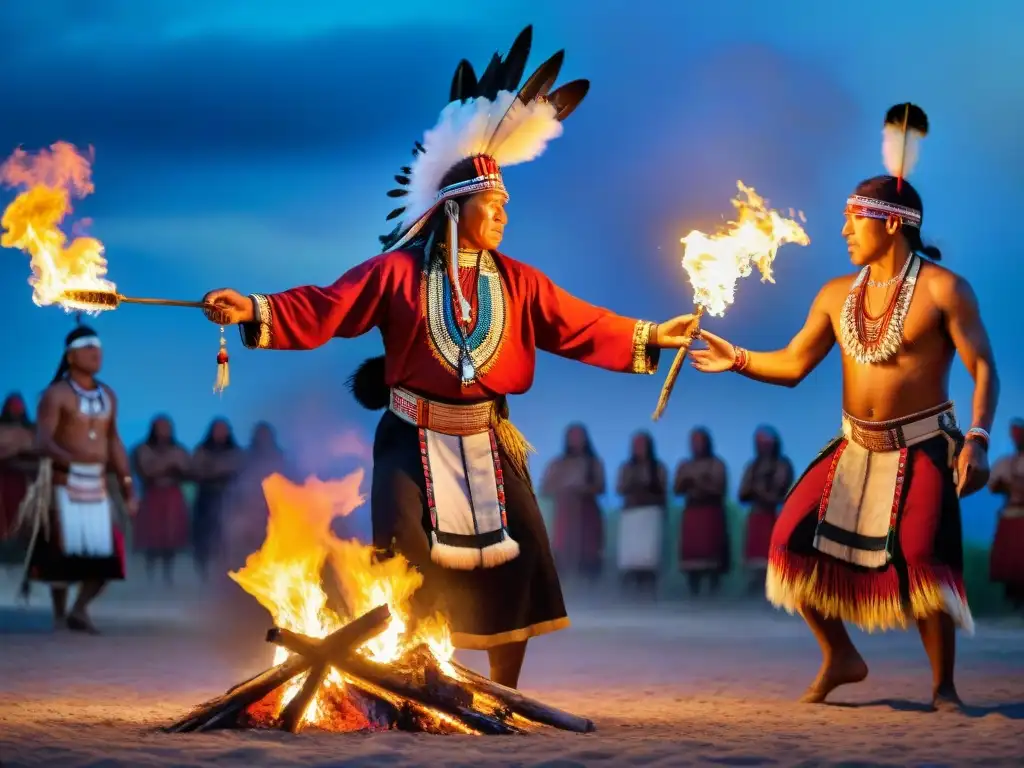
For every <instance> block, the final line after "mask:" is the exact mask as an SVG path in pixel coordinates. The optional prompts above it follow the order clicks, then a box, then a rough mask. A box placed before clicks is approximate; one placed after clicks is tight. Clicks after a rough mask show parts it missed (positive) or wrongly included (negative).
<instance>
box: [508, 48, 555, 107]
mask: <svg viewBox="0 0 1024 768" xmlns="http://www.w3.org/2000/svg"><path fill="white" fill-rule="evenodd" d="M564 62H565V51H564V50H561V51H558V52H557V53H555V54H554V55H553V56H552V57H551V58H550V59H548V60H547V61H545V62H544V63H543V64H541V65H540V66H539V67H537V69H535V70H534V72H533V74H532V75H530V77H529V79H528V80H527V81H526V82H525V83H524V84H523V87H522V88H520V89H519V101H521V102H523V104H529V103H530V102H531V101H533V100H534V99H537V98H539V97H541V96H547V95H548V91H550V90H551V86H553V85H554V84H555V81H556V80H557V79H558V73H559V72H561V71H562V64H563V63H564Z"/></svg>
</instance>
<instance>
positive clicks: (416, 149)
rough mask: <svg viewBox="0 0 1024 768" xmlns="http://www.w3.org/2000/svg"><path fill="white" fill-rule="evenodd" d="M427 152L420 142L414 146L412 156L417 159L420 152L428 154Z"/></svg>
mask: <svg viewBox="0 0 1024 768" xmlns="http://www.w3.org/2000/svg"><path fill="white" fill-rule="evenodd" d="M426 151H427V150H425V149H424V148H423V145H422V144H420V143H419V142H418V141H417V142H416V143H415V144H413V146H412V156H413V157H416V155H418V154H419V153H420V152H426Z"/></svg>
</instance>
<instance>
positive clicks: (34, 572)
mask: <svg viewBox="0 0 1024 768" xmlns="http://www.w3.org/2000/svg"><path fill="white" fill-rule="evenodd" d="M102 360H103V358H102V352H101V351H100V340H99V338H98V337H97V336H96V333H95V331H93V330H91V329H89V328H86V327H85V326H78V327H77V328H75V330H73V331H72V332H71V333H70V334H68V337H67V339H66V340H65V352H64V358H63V360H61V364H60V367H59V368H58V369H57V375H56V376H55V377H54V379H53V382H52V383H51V384H50V386H49V387H47V388H46V391H45V392H43V397H42V400H41V401H40V404H39V418H38V424H37V427H36V429H37V433H36V435H37V440H38V443H39V450H40V452H41V453H42V455H43V456H44V461H43V466H42V467H41V469H40V473H39V477H38V478H37V479H36V482H35V484H34V485H33V486H32V488H31V489H30V490H29V493H28V495H27V496H26V499H25V503H24V505H23V507H22V517H23V518H27V519H28V520H31V522H32V524H33V539H32V545H31V547H30V549H29V555H28V562H27V568H26V572H25V581H24V583H23V585H22V588H23V591H24V592H25V594H26V595H27V592H28V587H29V581H30V580H31V581H43V582H47V583H49V585H50V591H51V595H52V598H53V617H54V625H55V627H56V628H57V629H62V628H64V627H66V628H68V629H71V630H74V631H78V632H86V633H89V634H96V633H97V631H96V628H95V627H94V626H93V623H92V621H91V620H90V619H89V615H88V613H87V608H88V606H89V604H90V603H91V602H92V601H93V600H95V599H96V597H97V596H98V595H99V594H100V592H101V591H102V590H103V587H104V586H106V583H107V582H108V581H110V580H112V579H123V578H124V575H125V571H124V541H123V537H122V535H121V532H120V531H119V530H117V529H116V527H115V526H114V520H113V513H112V507H111V500H110V498H109V497H108V495H107V472H108V471H109V470H112V471H114V472H115V473H116V475H117V477H118V480H119V482H120V486H121V493H122V495H123V497H124V500H125V503H126V505H127V507H128V510H129V512H130V513H132V514H134V512H135V509H136V500H135V495H134V492H133V489H132V478H131V471H130V469H129V464H128V455H127V453H126V452H125V448H124V444H123V443H122V442H121V437H120V435H118V431H117V398H116V397H115V396H114V392H113V391H112V390H111V389H110V388H109V387H108V386H106V385H105V384H101V383H100V382H98V381H97V380H96V378H95V376H96V374H97V373H98V372H99V370H100V365H101V364H102ZM73 582H80V583H81V587H80V589H79V591H78V598H77V599H76V600H75V603H74V605H73V606H72V608H71V612H70V613H68V612H67V610H66V605H67V593H68V585H69V584H71V583H73Z"/></svg>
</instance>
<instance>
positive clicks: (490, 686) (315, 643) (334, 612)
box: [166, 470, 594, 734]
mask: <svg viewBox="0 0 1024 768" xmlns="http://www.w3.org/2000/svg"><path fill="white" fill-rule="evenodd" d="M362 482H363V472H362V471H361V470H360V471H357V472H354V473H353V474H351V475H349V476H348V477H346V478H344V479H342V480H333V481H320V480H317V479H316V478H311V479H309V480H307V481H306V482H305V483H304V484H303V485H296V484H294V483H292V482H290V481H289V480H287V479H286V478H284V477H282V476H280V475H272V476H270V477H268V478H267V479H266V480H264V482H263V491H264V494H265V496H266V499H267V504H268V507H269V511H270V516H269V519H268V522H267V535H266V539H265V540H264V542H263V546H262V547H261V548H260V549H259V551H257V552H255V553H253V554H252V555H250V556H249V557H248V559H247V561H246V564H245V566H244V567H243V568H241V569H240V570H238V571H236V572H232V573H230V574H229V575H230V577H231V578H232V579H234V581H236V582H237V583H238V584H239V585H240V586H241V587H242V588H243V589H244V590H245V591H246V592H248V593H249V594H250V595H252V596H253V597H254V598H256V599H257V600H258V601H259V602H260V603H261V604H262V605H263V607H264V608H266V609H267V611H269V612H270V615H271V617H272V618H273V621H274V627H273V628H271V629H270V631H269V632H268V633H267V641H268V642H270V643H273V644H274V645H275V646H276V648H275V652H274V658H273V666H271V667H270V668H269V669H267V670H265V671H264V672H261V673H260V674H258V675H256V676H255V677H253V678H250V679H249V680H247V681H245V682H244V683H242V684H240V685H237V686H235V687H234V688H232V689H231V690H229V691H228V692H227V693H225V694H224V695H223V696H218V697H216V698H214V699H211V700H210V701H207V702H205V703H203V704H200V705H199V706H197V707H196V708H194V709H193V710H192V711H191V712H189V713H188V714H187V715H186V716H185V717H184V718H182V719H181V720H179V721H177V722H175V723H173V724H172V725H170V726H169V727H168V728H167V729H166V730H168V731H171V732H188V731H203V730H210V729H213V728H283V729H285V730H288V731H291V732H297V731H299V730H302V729H303V728H306V727H315V728H318V729H322V730H329V731H346V732H349V731H364V730H388V729H392V728H397V729H401V730H414V731H426V732H430V733H469V734H512V733H523V732H526V731H529V730H531V729H534V728H536V727H537V726H538V725H542V724H543V725H550V726H554V727H556V728H562V729H565V730H572V731H578V732H587V731H592V730H593V729H594V726H593V723H591V721H589V720H587V719H585V718H582V717H578V716H576V715H572V714H569V713H566V712H561V711H559V710H557V709H553V708H551V707H548V706H546V705H544V704H541V703H540V702H537V701H534V700H532V699H529V698H527V697H525V696H523V695H522V694H520V693H519V692H518V691H515V690H512V689H510V688H506V687H504V686H501V685H498V684H496V683H493V682H492V681H490V680H488V679H486V678H484V677H482V676H481V675H479V674H477V673H476V672H473V671H472V670H470V669H468V668H466V667H464V666H463V665H461V664H459V663H458V662H457V661H456V660H455V658H454V651H455V649H454V646H453V645H452V642H451V633H450V631H449V628H448V625H447V624H446V622H445V621H444V618H443V617H442V616H441V615H440V614H436V615H432V616H427V617H422V616H417V615H416V612H415V611H414V603H413V597H414V594H415V593H416V590H417V589H419V587H420V586H421V585H422V583H423V577H422V575H421V574H420V573H419V571H417V570H416V569H414V568H412V567H411V566H410V565H409V563H408V561H407V560H405V559H404V558H403V557H401V556H400V555H392V554H389V555H388V556H387V557H379V556H378V554H377V553H376V551H375V550H374V549H373V548H372V547H369V546H366V545H363V544H361V543H359V542H357V541H342V540H339V539H338V538H337V537H335V535H334V534H333V532H332V530H331V522H332V521H333V520H334V518H336V517H338V516H343V515H348V514H350V513H351V512H352V511H353V510H355V509H356V508H358V507H359V506H360V505H361V504H362V503H363V501H364V498H363V496H362V494H361V492H360V487H361V485H362Z"/></svg>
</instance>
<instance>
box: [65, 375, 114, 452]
mask: <svg viewBox="0 0 1024 768" xmlns="http://www.w3.org/2000/svg"><path fill="white" fill-rule="evenodd" d="M68 384H70V385H71V389H72V391H74V393H75V394H76V395H78V412H79V413H81V414H82V415H83V416H88V417H89V432H88V435H89V439H90V440H95V439H96V438H97V434H96V420H97V419H99V418H102V417H103V416H105V415H106V413H107V399H106V398H105V397H104V396H103V387H101V386H99V385H97V386H96V389H83V388H82V387H80V386H78V385H77V384H76V383H75V382H74V380H73V379H68Z"/></svg>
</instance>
